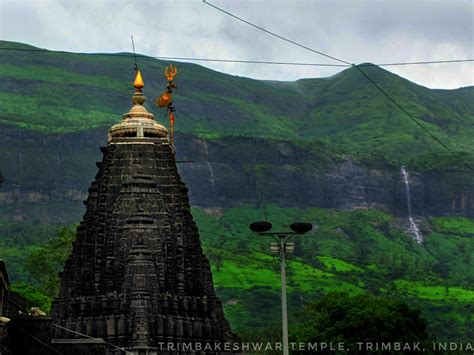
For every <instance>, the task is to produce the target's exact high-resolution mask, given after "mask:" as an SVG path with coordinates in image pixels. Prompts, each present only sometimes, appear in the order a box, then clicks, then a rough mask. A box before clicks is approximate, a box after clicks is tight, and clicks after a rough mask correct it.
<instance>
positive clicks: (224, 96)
mask: <svg viewBox="0 0 474 355" xmlns="http://www.w3.org/2000/svg"><path fill="white" fill-rule="evenodd" d="M1 47H8V48H11V47H16V48H18V49H32V47H31V46H25V45H21V44H17V43H11V42H5V41H0V48H1ZM139 64H140V67H141V70H142V72H143V74H144V77H145V84H146V86H145V89H144V93H145V94H147V95H148V96H149V97H150V98H154V97H156V96H158V95H159V94H160V93H161V92H162V91H163V88H164V87H165V79H164V77H163V73H162V71H163V68H164V66H165V63H164V62H162V61H159V60H155V59H152V58H148V57H139ZM173 64H176V65H177V66H178V68H179V74H178V77H177V82H178V85H179V88H178V90H177V93H176V98H175V102H176V105H177V107H178V114H179V116H178V121H177V126H176V129H177V131H178V132H184V133H191V134H195V135H197V136H199V137H202V138H212V139H218V138H221V137H226V136H249V137H259V138H271V139H283V140H291V141H294V142H301V144H311V143H312V142H314V141H320V142H324V143H326V144H327V146H328V147H329V148H330V149H331V150H334V151H337V152H340V153H343V154H348V155H351V156H354V157H366V156H374V155H377V156H378V158H379V157H383V158H384V159H385V160H387V161H388V162H391V163H393V164H396V165H397V166H399V165H401V164H407V163H409V162H411V161H412V160H413V159H414V160H415V161H417V160H418V159H423V160H424V159H425V158H426V155H430V154H437V155H439V154H442V155H444V153H445V152H444V151H443V149H442V148H441V147H440V146H439V145H438V143H436V142H434V141H433V140H432V139H431V138H430V137H428V136H427V135H426V133H424V132H423V131H422V130H421V129H420V128H418V127H417V126H416V125H415V124H414V123H413V122H412V121H410V119H409V118H408V117H406V116H405V115H404V114H403V113H402V112H400V111H399V110H398V109H397V108H396V107H394V105H393V104H392V103H390V102H388V101H387V99H386V98H385V97H384V96H383V95H382V94H380V93H379V92H378V91H377V90H376V89H375V88H374V87H373V86H372V85H371V84H370V83H369V82H368V81H367V80H366V79H364V78H363V77H362V75H361V74H360V73H359V72H358V71H357V70H356V69H354V68H351V69H347V70H344V71H342V72H340V73H339V74H337V75H334V76H333V77H330V78H323V79H303V80H298V81H296V82H271V81H258V80H252V79H248V78H242V77H236V76H230V75H226V74H222V73H218V72H215V71H212V70H209V69H206V68H203V67H201V66H199V65H194V64H186V63H173ZM363 70H364V71H365V72H366V73H367V74H368V75H369V76H371V77H372V78H373V79H374V80H375V81H376V82H377V83H378V84H379V85H381V86H382V87H383V88H384V90H386V91H387V92H388V93H389V94H390V95H392V96H393V97H394V98H395V99H396V100H397V101H398V102H399V103H400V104H401V105H402V106H403V107H404V108H405V109H406V110H407V111H409V112H410V113H412V114H413V115H414V116H415V117H417V118H418V119H419V120H420V122H421V123H422V124H423V125H425V127H426V128H427V129H429V130H431V131H432V132H433V133H434V134H436V135H437V136H438V137H439V138H440V139H441V140H442V141H443V142H444V143H446V144H447V145H449V146H450V147H451V149H452V150H454V151H456V152H458V153H459V154H460V155H468V157H467V158H468V159H472V144H471V143H472V138H471V137H472V135H473V133H474V114H473V112H474V101H473V100H472V98H473V95H474V87H467V88H461V89H457V90H431V89H427V88H425V87H422V86H419V85H416V84H414V83H411V82H409V81H408V80H406V79H403V78H401V77H399V76H397V75H394V74H392V73H390V72H388V71H386V70H384V69H381V68H379V67H376V66H369V67H364V68H363ZM0 76H1V78H2V80H1V82H0V91H1V96H0V110H1V111H0V122H1V123H4V124H7V125H13V126H16V127H20V128H25V129H31V130H34V131H38V132H42V133H49V134H50V133H64V132H77V131H81V130H90V129H93V128H99V127H103V128H107V127H110V125H112V124H113V123H115V122H117V120H118V119H119V117H120V115H121V114H122V113H123V112H125V111H126V109H127V108H128V105H129V100H128V98H129V96H130V92H131V85H130V82H131V80H132V79H133V70H132V58H130V57H124V56H120V54H117V55H100V54H72V53H57V52H52V51H48V52H28V51H2V56H1V59H0ZM151 101H152V100H149V102H148V107H149V108H150V109H151V111H153V112H154V113H155V114H157V116H160V117H163V116H164V114H163V112H161V113H160V112H158V111H157V110H155V108H154V107H153V105H152V104H151ZM449 163H450V164H457V163H456V161H450V162H449ZM437 164H441V162H439V161H438V162H437Z"/></svg>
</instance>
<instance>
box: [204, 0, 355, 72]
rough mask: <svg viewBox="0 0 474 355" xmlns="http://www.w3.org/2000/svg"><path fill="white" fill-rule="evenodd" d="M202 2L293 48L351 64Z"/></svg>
mask: <svg viewBox="0 0 474 355" xmlns="http://www.w3.org/2000/svg"><path fill="white" fill-rule="evenodd" d="M202 2H203V3H204V4H206V5H208V6H211V7H213V8H215V9H216V10H219V11H221V12H223V13H225V14H227V15H229V16H231V17H233V18H235V19H237V20H239V21H242V22H244V23H246V24H247V25H250V26H252V27H255V28H257V29H259V30H260V31H263V32H266V33H268V34H269V35H272V36H274V37H277V38H279V39H281V40H283V41H286V42H289V43H291V44H294V45H295V46H298V47H301V48H303V49H306V50H308V51H311V52H313V53H316V54H319V55H322V56H324V57H327V58H330V59H334V60H336V61H338V62H341V63H344V64H348V65H351V63H349V62H347V61H345V60H343V59H339V58H336V57H333V56H331V55H329V54H326V53H323V52H320V51H317V50H315V49H312V48H309V47H307V46H305V45H303V44H300V43H298V42H295V41H293V40H291V39H288V38H285V37H283V36H280V35H278V34H276V33H274V32H271V31H268V30H266V29H265V28H263V27H260V26H258V25H255V24H253V23H252V22H249V21H247V20H244V19H243V18H241V17H238V16H236V15H234V14H232V13H230V12H228V11H226V10H224V9H221V8H220V7H217V6H215V5H213V4H211V3H209V2H207V1H206V0H202Z"/></svg>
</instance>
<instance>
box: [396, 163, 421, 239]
mask: <svg viewBox="0 0 474 355" xmlns="http://www.w3.org/2000/svg"><path fill="white" fill-rule="evenodd" d="M400 172H401V174H402V178H403V182H404V183H405V195H406V198H407V208H408V221H409V223H410V226H409V229H408V231H409V232H410V233H411V235H412V236H413V237H414V238H415V240H416V241H417V243H418V244H421V243H423V236H422V235H421V232H420V230H419V229H418V226H417V225H416V223H415V221H414V220H413V217H412V215H411V197H410V180H409V176H408V172H407V171H406V169H405V166H404V165H402V167H401V168H400Z"/></svg>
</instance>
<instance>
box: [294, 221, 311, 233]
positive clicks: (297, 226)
mask: <svg viewBox="0 0 474 355" xmlns="http://www.w3.org/2000/svg"><path fill="white" fill-rule="evenodd" d="M290 229H291V230H292V231H293V232H296V233H298V234H304V233H306V232H309V231H310V230H311V229H313V225H312V224H311V223H306V222H295V223H292V224H291V225H290Z"/></svg>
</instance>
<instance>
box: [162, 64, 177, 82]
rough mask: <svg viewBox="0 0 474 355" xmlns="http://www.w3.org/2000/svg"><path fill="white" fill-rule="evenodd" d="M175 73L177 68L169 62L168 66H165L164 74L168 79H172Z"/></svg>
mask: <svg viewBox="0 0 474 355" xmlns="http://www.w3.org/2000/svg"><path fill="white" fill-rule="evenodd" d="M176 74H178V68H176V67H174V68H173V64H170V66H169V67H166V69H165V76H166V79H168V81H173V78H174V77H175V76H176Z"/></svg>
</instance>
